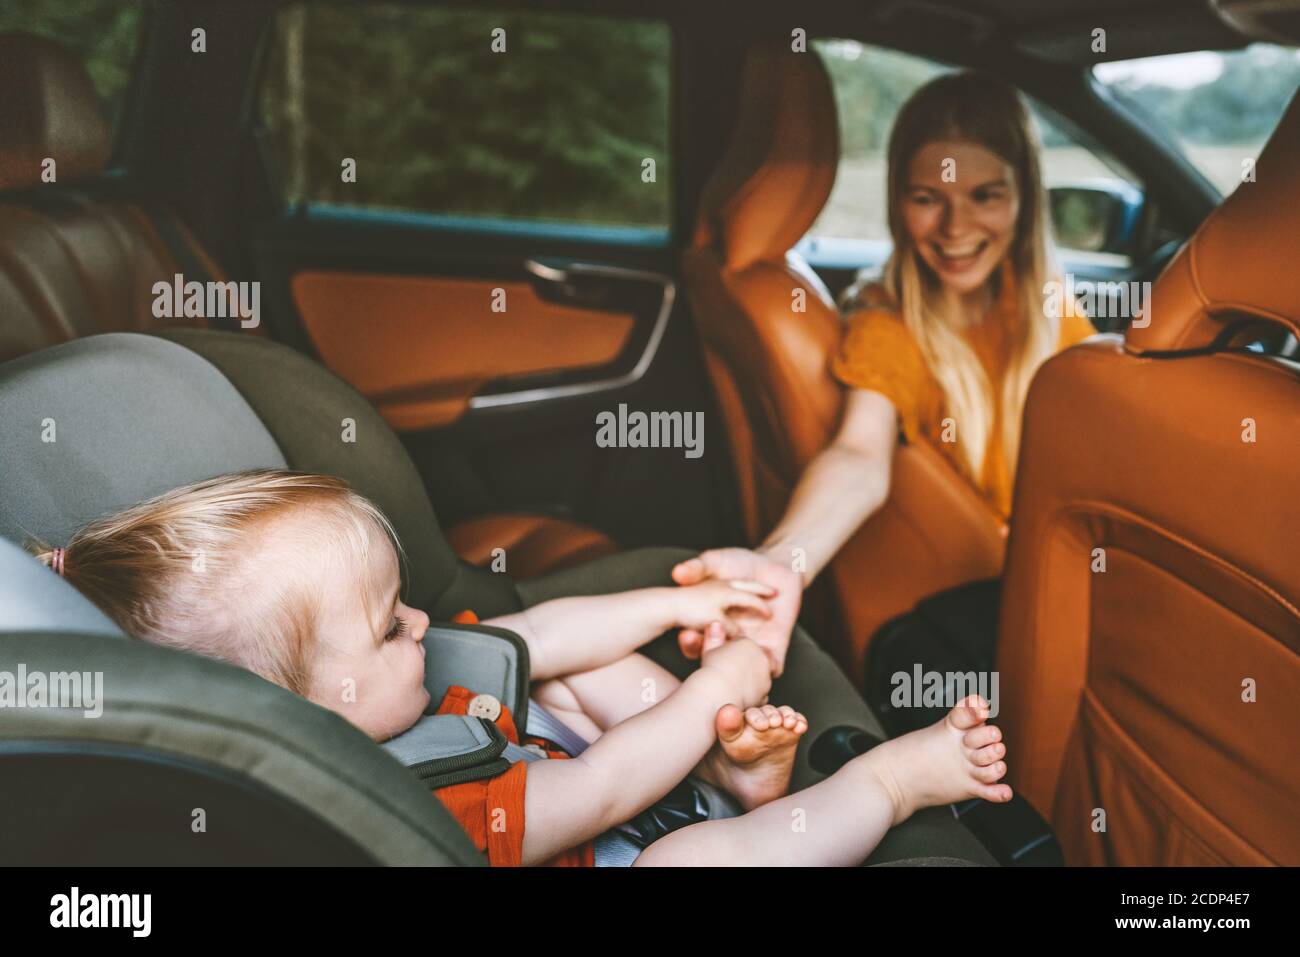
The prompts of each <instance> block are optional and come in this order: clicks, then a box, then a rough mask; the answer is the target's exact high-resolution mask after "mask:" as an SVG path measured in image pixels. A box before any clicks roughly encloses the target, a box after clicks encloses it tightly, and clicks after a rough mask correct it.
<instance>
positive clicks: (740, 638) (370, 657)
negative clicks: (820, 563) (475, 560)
mask: <svg viewBox="0 0 1300 957" xmlns="http://www.w3.org/2000/svg"><path fill="white" fill-rule="evenodd" d="M399 549H400V546H399V545H398V542H397V537H396V535H395V533H394V531H393V529H392V526H391V525H390V524H389V522H388V520H387V519H386V518H385V517H384V515H383V514H382V513H381V512H380V511H379V510H378V509H377V508H376V507H375V506H374V505H373V504H372V503H370V502H369V501H368V500H366V499H365V498H364V497H362V496H360V495H358V494H357V493H356V492H354V491H352V490H351V489H350V488H349V487H348V486H347V485H346V484H345V483H344V482H342V481H341V480H338V479H334V478H330V477H327V476H321V475H305V474H301V473H295V472H287V471H282V470H263V471H255V472H244V473H239V474H236V475H231V476H224V477H221V478H216V479H210V480H207V481H204V482H199V483H196V484H194V485H190V486H186V487H184V488H180V489H177V490H175V491H172V492H168V493H166V494H164V495H161V496H158V497H157V498H154V499H151V500H149V501H147V502H143V503H141V504H139V505H136V506H133V507H131V508H128V509H126V510H124V511H122V512H120V513H118V514H116V515H114V516H111V517H109V518H106V519H101V520H99V521H96V522H94V523H92V524H90V525H88V526H86V527H84V528H82V529H81V530H80V531H78V532H77V533H76V534H75V535H74V536H73V537H72V540H71V541H70V542H69V544H68V546H67V547H66V548H62V549H52V548H42V549H41V550H40V552H39V554H38V558H39V559H40V560H42V561H43V562H45V563H46V564H47V565H50V566H51V567H53V568H54V569H55V570H56V571H59V573H60V574H62V575H63V576H64V577H65V578H67V579H68V580H69V581H70V582H71V583H72V584H73V585H75V586H76V587H77V588H78V589H80V590H81V591H82V592H83V594H85V595H86V596H87V597H88V598H90V599H91V600H92V601H94V602H95V603H96V604H97V605H99V607H100V608H102V609H103V610H104V611H105V612H106V613H107V614H108V615H109V616H110V617H112V618H113V619H114V620H115V621H116V622H117V623H118V624H119V625H120V626H121V627H122V628H123V629H124V630H125V631H127V632H128V633H129V634H132V635H135V636H137V637H139V638H142V639H144V640H147V641H151V642H156V643H158V644H162V645H167V646H170V647H174V648H179V649H183V650H186V651H190V652H195V653H198V654H202V655H207V656H210V657H213V658H218V659H221V660H225V661H228V662H231V663H234V664H236V665H239V666H242V667H244V668H248V669H249V670H251V671H253V672H255V673H257V674H259V675H261V676H262V677H264V678H266V679H267V680H269V681H272V682H274V683H276V684H278V685H281V686H282V687H284V688H287V689H288V690H290V691H292V692H294V693H296V694H299V695H301V696H303V697H305V698H307V699H309V700H311V701H313V702H315V703H316V704H318V705H321V706H323V707H325V708H328V709H330V710H333V711H335V712H337V713H339V714H340V715H342V716H343V717H344V718H346V719H347V720H349V721H350V722H352V723H353V724H354V725H356V726H357V727H358V728H360V729H361V730H362V731H364V732H365V733H366V734H368V735H370V736H371V737H372V738H374V739H375V740H377V741H383V740H386V739H388V738H390V737H392V736H394V735H396V734H399V733H401V732H402V731H404V730H406V729H407V728H409V727H411V726H412V725H413V724H414V723H415V722H416V721H418V720H419V719H420V717H421V716H422V715H423V714H424V713H425V711H426V709H427V708H428V706H429V704H430V701H429V694H428V691H427V690H426V689H425V685H424V670H425V669H424V648H423V645H422V644H421V641H422V639H423V637H424V634H425V631H426V630H427V628H428V627H429V618H428V616H427V615H426V614H425V613H424V612H422V611H420V610H418V609H415V608H411V607H410V606H408V605H406V604H404V603H403V602H402V600H401V597H400V585H401V579H400V570H399V565H398V561H399ZM767 613H768V609H767V605H766V602H765V601H764V600H763V597H762V596H761V595H759V594H755V592H754V591H753V590H752V589H750V588H748V587H745V586H744V583H740V585H739V587H738V586H737V584H735V583H727V582H718V581H708V582H704V583H701V584H699V585H693V586H690V587H681V588H678V587H669V588H648V589H641V590H637V591H630V592H624V593H621V594H614V595H604V596H593V597H581V598H562V599H558V600H555V601H551V602H546V603H544V604H540V605H537V606H535V607H533V608H530V609H528V610H526V611H523V612H519V613H516V614H512V615H507V616H505V617H502V618H497V619H492V620H490V621H488V622H486V623H487V624H492V625H497V626H500V627H502V628H508V629H510V630H512V631H514V632H517V633H518V634H519V635H520V636H521V637H522V638H523V640H524V641H525V642H526V644H527V646H528V652H529V658H530V663H531V679H532V683H533V685H532V687H533V694H534V696H535V698H536V700H537V701H539V702H541V703H542V704H543V705H544V706H545V707H546V709H547V710H548V711H550V712H551V713H552V714H553V715H555V716H556V717H557V718H558V719H559V720H561V721H563V722H564V723H565V724H566V725H568V726H569V727H570V728H571V729H572V730H573V731H574V732H576V733H577V734H578V735H579V736H581V737H582V738H584V739H586V740H587V741H589V742H590V745H589V746H588V747H587V748H586V749H585V750H584V751H582V753H581V754H580V755H578V756H577V757H575V758H573V759H572V760H545V761H534V762H520V763H518V764H516V765H514V766H512V768H511V770H510V771H509V772H506V774H507V775H514V776H517V778H516V780H517V783H518V785H519V787H520V789H521V790H522V792H523V798H522V808H521V813H520V814H519V815H518V819H519V824H518V825H516V826H515V830H514V833H513V834H512V835H511V836H512V839H513V841H514V852H513V855H512V856H510V861H511V862H513V861H519V862H522V863H524V864H540V863H545V862H548V861H552V860H555V859H556V858H557V857H559V856H560V855H562V854H564V853H566V852H569V851H571V850H572V849H574V848H578V847H581V846H584V845H585V844H586V843H587V842H590V841H591V840H592V839H593V838H595V837H596V836H597V835H599V834H602V833H604V832H605V831H607V830H609V829H610V828H612V827H615V826H617V825H619V824H621V823H623V822H625V821H627V820H629V819H631V818H632V817H634V816H635V815H636V814H638V813H640V812H641V811H642V810H644V809H645V808H647V807H649V806H650V805H651V804H653V803H654V802H655V801H657V800H658V799H660V798H661V797H663V796H664V795H665V794H667V793H668V792H669V791H670V790H672V788H673V787H674V786H676V785H677V784H678V783H679V782H680V781H681V780H682V779H683V778H685V777H686V776H687V775H688V774H691V773H692V772H693V773H696V774H698V775H700V776H701V777H703V778H705V779H706V780H709V781H711V782H712V783H714V784H716V785H717V786H718V787H720V788H722V789H723V790H726V791H728V792H730V793H731V794H732V795H734V796H735V797H736V799H737V800H738V801H739V802H740V804H741V805H742V807H743V808H744V809H745V811H746V813H745V814H743V815H741V816H739V817H734V818H727V819H722V820H710V821H704V822H701V823H698V824H693V825H691V826H688V827H684V828H681V829H679V830H677V831H673V832H672V833H669V834H667V835H666V836H664V837H662V838H660V839H659V840H657V841H655V842H654V843H653V844H651V845H650V846H649V847H648V848H646V849H645V850H644V851H643V852H642V853H641V854H640V856H639V857H638V858H637V860H636V864H637V865H652V864H653V865H681V864H707V865H728V864H805V865H816V864H821V865H830V864H842V865H848V864H857V863H859V862H861V861H862V860H863V859H864V858H865V857H866V856H867V855H868V854H869V853H870V851H871V850H872V849H873V848H874V847H875V846H876V844H877V843H878V842H879V841H880V839H881V837H882V836H883V835H884V834H885V832H886V831H887V830H888V829H889V828H890V827H892V826H893V825H895V824H897V823H899V822H900V821H902V820H904V819H906V818H907V817H908V816H909V815H910V814H912V813H913V812H914V811H915V810H917V809H918V808H921V807H926V806H930V805H942V804H948V803H951V802H954V801H957V800H961V799H965V798H970V797H980V798H984V799H986V800H989V801H998V802H1002V801H1007V800H1010V798H1011V789H1010V787H1008V786H1007V785H1006V784H999V783H998V782H999V781H1000V779H1001V778H1002V777H1003V776H1004V775H1005V774H1006V764H1005V762H1004V761H1003V760H1002V758H1003V757H1004V755H1005V753H1006V749H1005V747H1004V745H1003V744H1002V743H1001V734H1000V732H999V731H998V729H997V728H996V727H993V726H991V725H988V724H986V723H985V720H986V718H987V717H988V708H987V705H986V704H985V703H984V702H983V701H982V700H981V699H979V698H977V697H972V698H968V699H966V700H965V701H963V702H962V703H961V704H959V705H958V706H957V707H956V708H954V709H953V710H952V711H951V712H950V713H949V714H948V716H947V717H946V718H945V719H944V720H943V721H941V722H939V723H937V724H935V725H933V726H931V727H930V728H927V729H925V730H922V731H918V732H914V733H912V734H909V735H906V736H905V737H902V738H898V739H896V740H893V741H887V742H885V743H883V744H881V745H879V746H877V747H875V748H873V749H872V750H871V751H868V752H867V753H866V754H864V755H861V756H859V757H857V758H854V759H853V760H851V761H849V762H848V763H847V764H846V765H845V766H844V767H843V768H841V769H840V770H839V771H838V772H836V773H835V774H834V775H832V776H831V777H829V778H827V779H826V780H824V781H822V782H820V783H818V784H817V785H815V786H813V787H810V788H807V789H805V790H803V791H800V792H797V793H795V794H787V793H786V792H787V790H788V787H789V781H790V773H791V769H792V767H793V761H794V755H795V747H796V745H797V744H798V741H799V738H800V737H801V736H802V735H803V734H804V733H805V732H806V731H807V730H808V724H807V721H806V720H805V719H804V717H803V716H802V715H800V714H799V713H797V712H795V711H794V710H793V709H791V708H788V707H775V706H773V705H770V704H767V703H766V700H767V695H768V692H769V691H770V689H771V685H772V667H773V665H772V659H771V658H769V655H768V654H767V653H765V652H764V650H763V649H761V648H760V647H759V646H758V645H757V644H755V643H754V642H753V641H752V640H750V639H749V638H747V637H745V636H744V634H743V633H742V628H741V626H740V625H739V624H737V622H738V621H743V620H753V619H754V618H755V617H758V618H761V617H762V616H764V615H766V614H767ZM674 627H682V628H691V629H699V630H703V631H705V632H706V634H707V638H706V641H705V642H704V650H703V653H702V656H701V663H700V667H699V668H698V669H697V670H695V671H694V672H692V673H691V674H690V676H689V677H687V678H686V679H685V680H684V681H678V680H677V679H676V678H675V677H674V676H673V675H671V674H670V673H669V672H667V671H666V670H664V669H663V668H661V667H659V666H658V665H656V664H655V663H654V662H652V661H650V659H648V658H646V657H645V656H643V655H640V654H637V653H636V649H637V648H639V647H640V646H641V645H643V644H645V643H646V642H648V641H650V640H651V639H653V638H655V637H656V636H658V635H659V634H661V633H663V632H665V631H667V630H669V629H671V628H674ZM444 704H445V702H444ZM525 776H526V788H524V784H525ZM503 777H504V776H503ZM462 787H463V786H462ZM448 790H451V789H443V791H448ZM438 794H439V796H440V797H444V801H446V797H445V796H444V794H443V793H442V792H441V791H440V792H438ZM447 803H448V806H449V807H451V808H452V809H453V813H455V810H456V807H455V804H454V802H447ZM458 819H460V818H458ZM461 823H462V825H463V826H466V827H467V830H468V829H469V826H468V824H467V823H466V821H464V820H461ZM510 826H511V822H507V824H506V827H507V828H509V827H510ZM519 832H522V833H519ZM499 843H500V842H488V847H487V848H486V849H487V850H488V853H489V861H490V862H492V863H503V862H504V861H503V860H494V859H493V853H492V849H493V846H496V845H499Z"/></svg>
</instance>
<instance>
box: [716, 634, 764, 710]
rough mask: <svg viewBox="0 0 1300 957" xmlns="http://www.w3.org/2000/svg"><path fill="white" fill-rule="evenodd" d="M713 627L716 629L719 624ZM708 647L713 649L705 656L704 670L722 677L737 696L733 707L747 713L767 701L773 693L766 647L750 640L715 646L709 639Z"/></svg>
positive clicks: (727, 642) (739, 640) (723, 642)
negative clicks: (747, 710)
mask: <svg viewBox="0 0 1300 957" xmlns="http://www.w3.org/2000/svg"><path fill="white" fill-rule="evenodd" d="M712 627H713V629H716V628H717V625H716V624H715V625H713V626H712ZM705 646H706V647H707V648H709V649H710V650H707V651H705V652H704V653H703V655H702V656H701V658H700V662H701V663H700V667H701V669H706V668H707V669H712V670H713V671H715V672H716V673H718V674H719V675H721V676H722V678H723V679H724V680H725V681H726V682H727V683H728V685H729V686H730V687H731V689H732V693H733V694H734V695H735V700H734V701H732V702H731V703H732V704H734V705H736V706H737V707H739V708H741V709H742V710H743V709H745V708H753V707H755V706H757V705H760V704H762V703H763V702H764V701H766V700H767V693H768V692H769V691H771V690H772V667H771V662H770V661H769V660H768V657H767V654H766V653H765V652H764V651H763V649H762V648H760V647H759V646H758V645H756V644H755V643H754V642H753V641H751V640H750V639H748V638H737V639H736V640H734V641H722V642H721V643H720V644H714V643H713V642H710V641H708V640H707V637H706V641H705ZM710 646H711V647H710Z"/></svg>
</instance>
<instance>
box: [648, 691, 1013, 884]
mask: <svg viewBox="0 0 1300 957" xmlns="http://www.w3.org/2000/svg"><path fill="white" fill-rule="evenodd" d="M987 717H988V707H987V705H986V704H985V703H984V701H983V699H981V698H978V697H975V696H972V697H970V698H967V699H966V700H965V701H963V702H962V703H961V704H959V705H958V706H957V707H956V708H954V709H953V710H952V711H950V712H949V713H948V715H947V717H945V718H944V719H943V720H942V721H940V722H938V723H937V724H934V725H931V726H930V727H929V728H925V729H923V730H921V731H914V732H912V733H911V734H907V735H904V736H903V737H901V738H896V739H895V740H893V741H886V742H884V743H883V744H880V745H877V746H876V747H875V748H873V749H872V750H870V751H868V752H867V753H866V754H863V755H861V756H859V757H857V758H854V759H853V760H852V761H850V762H849V763H848V764H846V765H844V767H842V768H841V769H840V770H839V771H837V772H836V773H835V774H833V775H832V776H831V777H829V778H827V779H826V780H825V781H822V782H821V783H819V784H816V785H814V786H813V787H810V788H807V789H806V790H803V791H800V792H798V793H797V794H791V795H787V796H786V797H783V798H781V799H779V800H776V801H772V802H770V803H768V804H764V805H763V806H762V807H760V808H758V809H757V810H753V811H750V812H749V813H748V814H745V815H744V816H743V817H737V818H728V819H725V820H720V821H704V822H702V823H700V824H693V825H691V826H690V827H686V828H682V829H681V830H680V831H674V832H673V833H671V834H668V835H666V836H665V837H663V838H660V839H659V840H658V841H656V842H655V843H654V844H651V845H650V846H649V847H648V848H646V849H645V851H643V852H642V854H641V856H640V857H638V858H637V861H636V863H637V864H638V865H641V866H665V865H667V866H682V865H769V866H770V865H796V866H798V865H817V866H852V865H856V864H860V863H861V862H862V861H863V860H865V859H866V857H867V855H869V854H870V853H871V851H872V850H874V849H875V847H876V845H877V844H879V843H880V839H881V838H882V837H884V836H885V832H886V831H888V830H889V829H890V828H891V827H893V826H894V825H896V824H899V823H901V822H903V821H904V820H906V819H907V818H908V817H910V816H911V815H912V813H913V812H915V811H916V810H917V809H919V808H922V807H929V806H933V805H942V804H950V803H952V802H954V801H959V800H963V799H965V798H971V797H979V798H983V799H984V800H986V801H996V802H1005V801H1009V800H1011V788H1010V787H1009V786H1008V785H1006V784H998V783H996V782H997V781H998V780H999V779H1001V778H1002V776H1003V775H1005V774H1006V770H1007V768H1006V764H1005V762H1003V761H1002V760H1001V758H1002V757H1003V755H1005V754H1006V747H1005V746H1004V745H1002V743H1001V737H1002V735H1001V732H1000V731H998V729H997V728H996V727H994V726H992V725H987V724H985V723H984V722H985V720H986V719H987Z"/></svg>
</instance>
